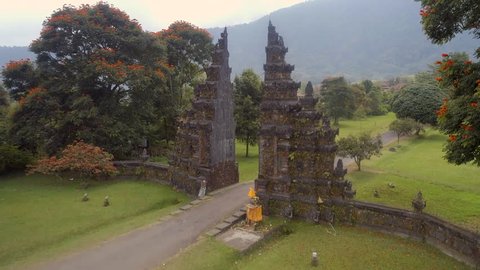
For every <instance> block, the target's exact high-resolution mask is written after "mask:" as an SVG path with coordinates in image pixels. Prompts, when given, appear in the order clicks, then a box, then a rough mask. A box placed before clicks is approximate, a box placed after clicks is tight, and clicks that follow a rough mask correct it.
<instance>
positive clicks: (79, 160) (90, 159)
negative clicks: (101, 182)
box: [28, 141, 117, 180]
mask: <svg viewBox="0 0 480 270" xmlns="http://www.w3.org/2000/svg"><path fill="white" fill-rule="evenodd" d="M112 160H113V155H111V154H110V153H108V152H105V151H104V150H103V149H101V148H100V147H97V146H94V145H91V144H87V143H85V142H82V141H75V142H74V143H73V144H70V145H68V146H67V147H66V148H65V149H64V150H63V151H62V153H61V156H60V158H57V157H56V156H52V157H49V158H44V159H40V160H38V161H37V162H36V164H34V165H33V166H30V167H29V169H28V174H33V173H41V174H46V175H58V176H63V177H65V176H66V177H72V176H74V177H79V178H80V179H82V180H89V179H101V178H102V179H104V178H106V177H109V176H113V175H115V174H116V173H117V169H116V168H115V166H113V163H112Z"/></svg>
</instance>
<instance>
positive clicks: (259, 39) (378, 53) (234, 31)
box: [209, 0, 479, 82]
mask: <svg viewBox="0 0 480 270" xmlns="http://www.w3.org/2000/svg"><path fill="white" fill-rule="evenodd" d="M419 10H420V4H419V3H418V2H415V1H413V0H317V1H308V2H304V3H301V4H297V5H295V6H292V7H289V8H285V9H281V10H278V11H276V12H273V13H271V14H270V15H268V16H265V17H263V18H261V19H259V20H256V21H254V22H251V23H248V24H242V25H235V26H231V27H228V33H229V36H228V37H229V51H230V65H231V66H232V69H233V75H235V74H240V73H241V72H242V70H243V69H245V68H249V67H250V68H253V69H254V70H255V71H256V72H258V73H259V74H263V64H264V63H265V46H266V42H267V26H268V20H271V21H272V23H273V25H275V26H276V27H277V31H278V32H279V34H280V35H282V36H283V38H284V41H285V45H286V46H287V47H288V48H289V52H288V53H287V61H288V62H289V63H290V64H293V65H295V70H294V72H293V73H292V75H293V77H294V78H295V79H296V80H301V81H306V80H312V81H314V82H320V81H321V80H322V79H323V78H325V77H328V76H336V75H343V76H346V77H347V79H349V80H352V81H356V80H361V79H386V78H392V77H396V76H399V75H408V74H413V73H416V72H418V71H421V70H425V69H427V68H428V65H429V64H431V63H433V62H435V61H436V60H438V59H439V58H440V55H441V53H444V52H452V51H465V52H467V53H469V54H470V55H472V54H473V52H474V51H475V49H476V48H477V47H478V46H479V40H478V39H477V40H476V39H473V38H472V37H471V36H469V35H468V34H463V35H459V36H458V37H457V38H455V39H454V40H453V41H451V42H449V43H448V44H446V45H443V46H438V45H433V44H432V43H431V42H430V41H429V40H428V39H427V37H426V36H425V35H424V33H423V30H422V25H421V24H420V19H421V18H420V16H419ZM209 31H210V32H211V33H212V34H213V36H214V37H215V39H217V38H218V37H219V35H220V32H221V31H223V28H214V29H209Z"/></svg>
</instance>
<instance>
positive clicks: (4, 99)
mask: <svg viewBox="0 0 480 270" xmlns="http://www.w3.org/2000/svg"><path fill="white" fill-rule="evenodd" d="M9 104H10V101H9V99H8V93H7V91H6V90H5V88H3V86H2V85H1V84H0V115H1V110H2V109H4V108H6V107H8V105H9Z"/></svg>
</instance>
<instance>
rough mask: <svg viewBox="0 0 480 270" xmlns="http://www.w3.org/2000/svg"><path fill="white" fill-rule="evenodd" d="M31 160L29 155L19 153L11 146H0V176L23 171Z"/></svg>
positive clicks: (19, 151)
mask: <svg viewBox="0 0 480 270" xmlns="http://www.w3.org/2000/svg"><path fill="white" fill-rule="evenodd" d="M32 160H33V157H32V155H31V154H30V153H28V152H25V151H21V150H20V149H18V148H17V147H15V146H13V145H8V144H0V174H1V173H4V172H10V171H14V170H22V169H25V167H26V166H27V164H29V163H31V162H32Z"/></svg>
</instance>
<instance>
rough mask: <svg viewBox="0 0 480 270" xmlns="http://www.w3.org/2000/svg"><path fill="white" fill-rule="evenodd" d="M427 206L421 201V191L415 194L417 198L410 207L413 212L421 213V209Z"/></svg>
mask: <svg viewBox="0 0 480 270" xmlns="http://www.w3.org/2000/svg"><path fill="white" fill-rule="evenodd" d="M426 206H427V202H426V201H425V200H424V199H423V194H422V192H421V191H419V192H418V193H417V196H416V197H415V199H413V201H412V207H413V209H414V210H415V212H419V213H421V212H422V211H423V209H424V208H425V207H426Z"/></svg>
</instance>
